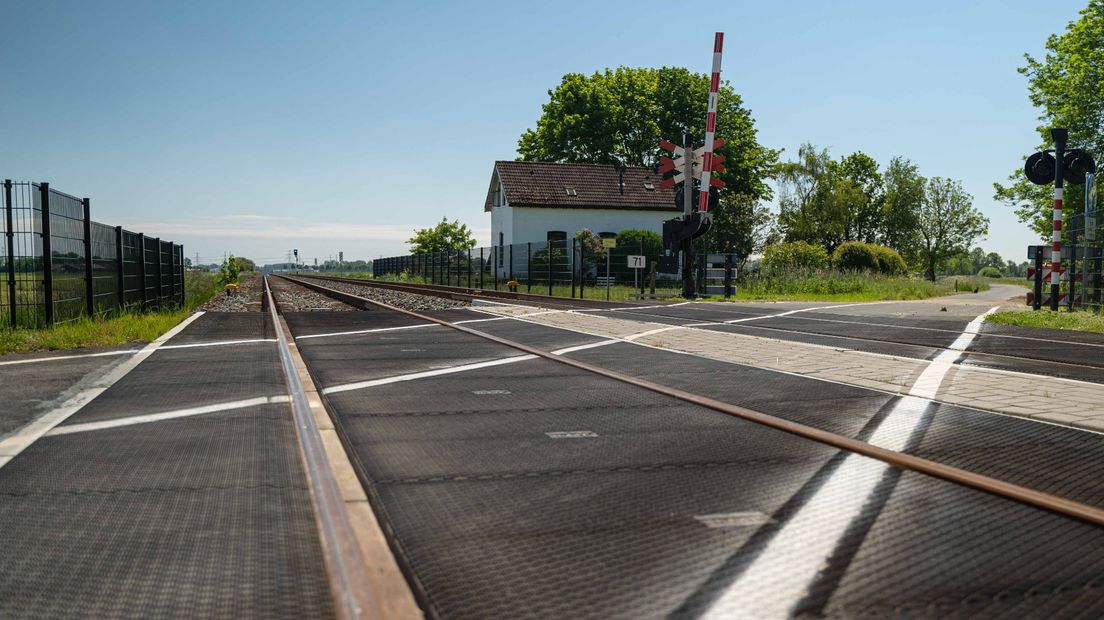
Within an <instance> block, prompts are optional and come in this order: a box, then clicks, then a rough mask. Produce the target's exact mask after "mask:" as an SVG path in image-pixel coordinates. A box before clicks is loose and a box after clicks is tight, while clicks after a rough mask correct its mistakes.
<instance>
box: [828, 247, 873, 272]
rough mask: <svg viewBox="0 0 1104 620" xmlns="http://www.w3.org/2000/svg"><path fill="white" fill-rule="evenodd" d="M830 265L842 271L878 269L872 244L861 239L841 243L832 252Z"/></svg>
mask: <svg viewBox="0 0 1104 620" xmlns="http://www.w3.org/2000/svg"><path fill="white" fill-rule="evenodd" d="M832 265H833V266H834V267H835V268H836V269H840V270H842V271H880V270H879V269H878V257H877V254H876V253H875V251H874V246H872V245H870V244H869V243H862V242H861V241H847V242H844V243H841V244H840V245H839V247H837V248H836V251H835V252H833V253H832Z"/></svg>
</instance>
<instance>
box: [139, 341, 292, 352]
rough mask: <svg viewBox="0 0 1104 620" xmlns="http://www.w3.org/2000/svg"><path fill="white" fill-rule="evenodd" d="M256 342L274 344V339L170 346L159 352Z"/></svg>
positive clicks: (162, 348)
mask: <svg viewBox="0 0 1104 620" xmlns="http://www.w3.org/2000/svg"><path fill="white" fill-rule="evenodd" d="M256 342H276V339H275V338H254V339H252V340H220V341H218V342H196V343H193V344H170V345H165V346H163V347H161V349H160V350H161V351H165V350H167V349H196V348H200V347H221V346H225V345H232V344H253V343H256Z"/></svg>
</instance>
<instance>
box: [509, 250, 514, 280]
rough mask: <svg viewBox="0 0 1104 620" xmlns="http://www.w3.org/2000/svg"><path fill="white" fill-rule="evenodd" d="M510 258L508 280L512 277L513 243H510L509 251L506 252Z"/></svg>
mask: <svg viewBox="0 0 1104 620" xmlns="http://www.w3.org/2000/svg"><path fill="white" fill-rule="evenodd" d="M507 254H508V257H507V258H509V259H510V277H509V279H510V280H513V279H514V244H512V243H511V244H510V251H509V252H508V253H507Z"/></svg>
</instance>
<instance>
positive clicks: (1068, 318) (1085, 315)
mask: <svg viewBox="0 0 1104 620" xmlns="http://www.w3.org/2000/svg"><path fill="white" fill-rule="evenodd" d="M986 320H987V321H988V322H990V323H996V324H998V325H1016V326H1018V327H1048V328H1050V329H1066V330H1070V331H1080V332H1097V333H1104V315H1100V314H1097V313H1095V312H1066V311H1064V310H1060V311H1058V312H1054V311H1051V310H1038V311H1025V310H1021V311H1018V312H994V313H993V314H990V315H989V316H988V317H986Z"/></svg>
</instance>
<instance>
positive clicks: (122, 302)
mask: <svg viewBox="0 0 1104 620" xmlns="http://www.w3.org/2000/svg"><path fill="white" fill-rule="evenodd" d="M115 259H116V261H115V285H116V286H117V291H116V293H117V295H116V297H117V299H118V302H119V310H120V311H122V309H123V308H125V307H126V279H125V278H124V277H123V276H124V272H123V227H122V226H116V227H115Z"/></svg>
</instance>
